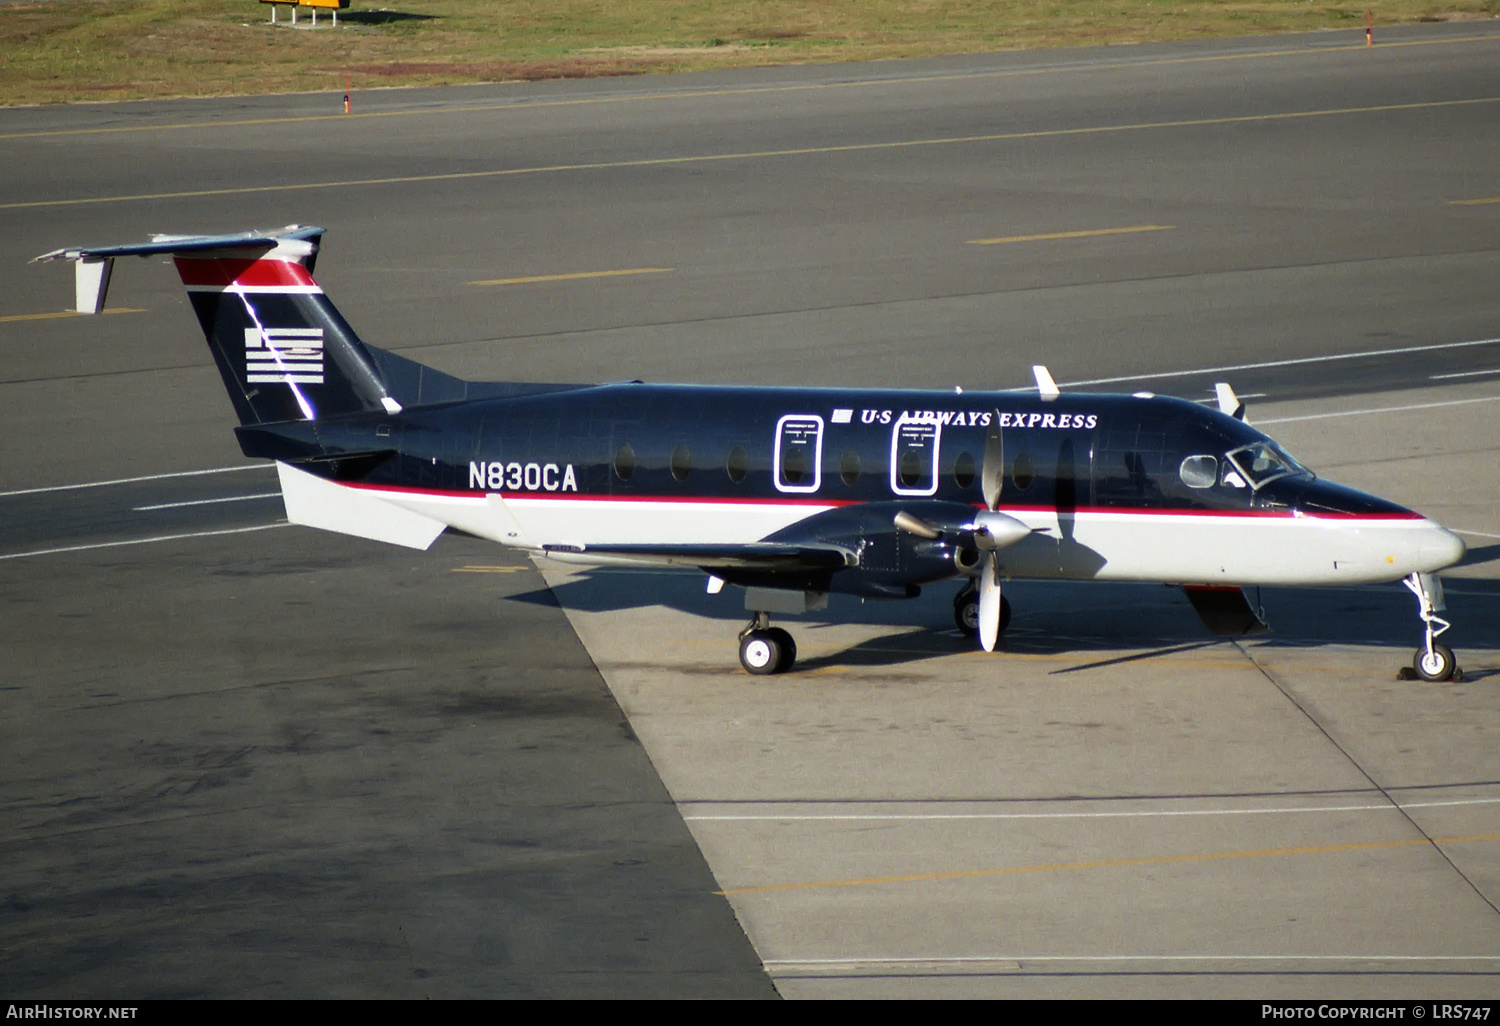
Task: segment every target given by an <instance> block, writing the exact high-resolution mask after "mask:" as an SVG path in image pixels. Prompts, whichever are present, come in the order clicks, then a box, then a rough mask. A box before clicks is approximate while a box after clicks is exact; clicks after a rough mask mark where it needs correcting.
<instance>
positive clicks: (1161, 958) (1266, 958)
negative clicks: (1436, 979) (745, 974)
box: [762, 955, 1500, 969]
mask: <svg viewBox="0 0 1500 1026" xmlns="http://www.w3.org/2000/svg"><path fill="white" fill-rule="evenodd" d="M1495 961H1500V955H954V956H949V957H936V958H931V957H921V956H918V957H914V958H768V959H766V960H765V962H764V963H762V964H764V965H765V967H766V968H767V969H777V968H785V969H795V968H799V967H805V968H812V967H815V966H828V967H829V968H835V967H839V966H859V965H872V966H873V965H892V966H895V965H971V964H974V963H1003V962H1009V963H1016V962H1094V963H1098V962H1495Z"/></svg>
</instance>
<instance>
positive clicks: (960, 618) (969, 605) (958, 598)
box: [953, 588, 1010, 638]
mask: <svg viewBox="0 0 1500 1026" xmlns="http://www.w3.org/2000/svg"><path fill="white" fill-rule="evenodd" d="M953 622H954V623H955V624H957V625H958V630H959V632H960V633H961V634H965V635H967V636H969V637H971V638H977V637H979V592H978V591H977V590H975V589H972V588H965V589H964V590H963V591H961V592H959V593H958V594H957V595H955V596H954V597H953ZM1009 626H1010V599H1008V598H1006V597H1005V596H1004V595H1002V596H1000V633H1001V634H1004V633H1005V628H1007V627H1009Z"/></svg>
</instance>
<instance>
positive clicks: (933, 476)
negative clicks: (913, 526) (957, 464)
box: [891, 417, 943, 495]
mask: <svg viewBox="0 0 1500 1026" xmlns="http://www.w3.org/2000/svg"><path fill="white" fill-rule="evenodd" d="M942 430H943V427H942V425H941V424H939V423H938V422H937V421H935V420H906V419H905V418H904V417H903V419H901V420H898V421H897V422H896V426H895V428H894V429H892V431H891V491H893V492H895V493H896V494H897V495H932V494H935V493H936V492H937V483H938V479H937V459H938V443H939V441H940V438H941V435H942Z"/></svg>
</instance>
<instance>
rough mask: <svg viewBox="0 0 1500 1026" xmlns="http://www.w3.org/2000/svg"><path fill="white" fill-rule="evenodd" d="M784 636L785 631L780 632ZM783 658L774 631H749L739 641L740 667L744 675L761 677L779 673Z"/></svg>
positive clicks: (779, 642)
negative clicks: (742, 668)
mask: <svg viewBox="0 0 1500 1026" xmlns="http://www.w3.org/2000/svg"><path fill="white" fill-rule="evenodd" d="M781 633H782V634H786V632H785V631H781ZM783 658H785V656H784V653H783V652H782V648H781V641H780V639H779V638H777V637H776V629H774V628H773V629H772V630H768V631H751V632H750V633H749V634H746V635H745V636H744V637H743V638H741V639H740V665H741V666H743V667H744V668H745V672H746V673H753V674H755V675H756V676H757V677H763V676H766V675H768V674H772V673H780V672H781V661H782V659H783Z"/></svg>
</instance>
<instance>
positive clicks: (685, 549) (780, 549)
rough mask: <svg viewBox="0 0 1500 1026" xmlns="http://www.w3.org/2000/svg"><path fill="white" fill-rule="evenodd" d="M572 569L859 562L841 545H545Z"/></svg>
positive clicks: (813, 566)
mask: <svg viewBox="0 0 1500 1026" xmlns="http://www.w3.org/2000/svg"><path fill="white" fill-rule="evenodd" d="M542 551H543V552H545V553H546V554H547V555H548V556H549V557H551V558H553V559H558V560H561V561H563V562H567V563H593V564H617V565H627V566H629V565H643V566H691V567H697V568H698V569H700V570H765V571H771V572H796V571H809V570H839V569H842V568H844V567H846V566H855V565H856V564H857V563H858V562H859V556H858V554H857V553H855V552H854V551H853V550H852V549H846V548H844V547H842V546H839V545H826V544H806V545H790V544H785V543H781V542H746V543H743V544H738V545H544V546H542Z"/></svg>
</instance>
